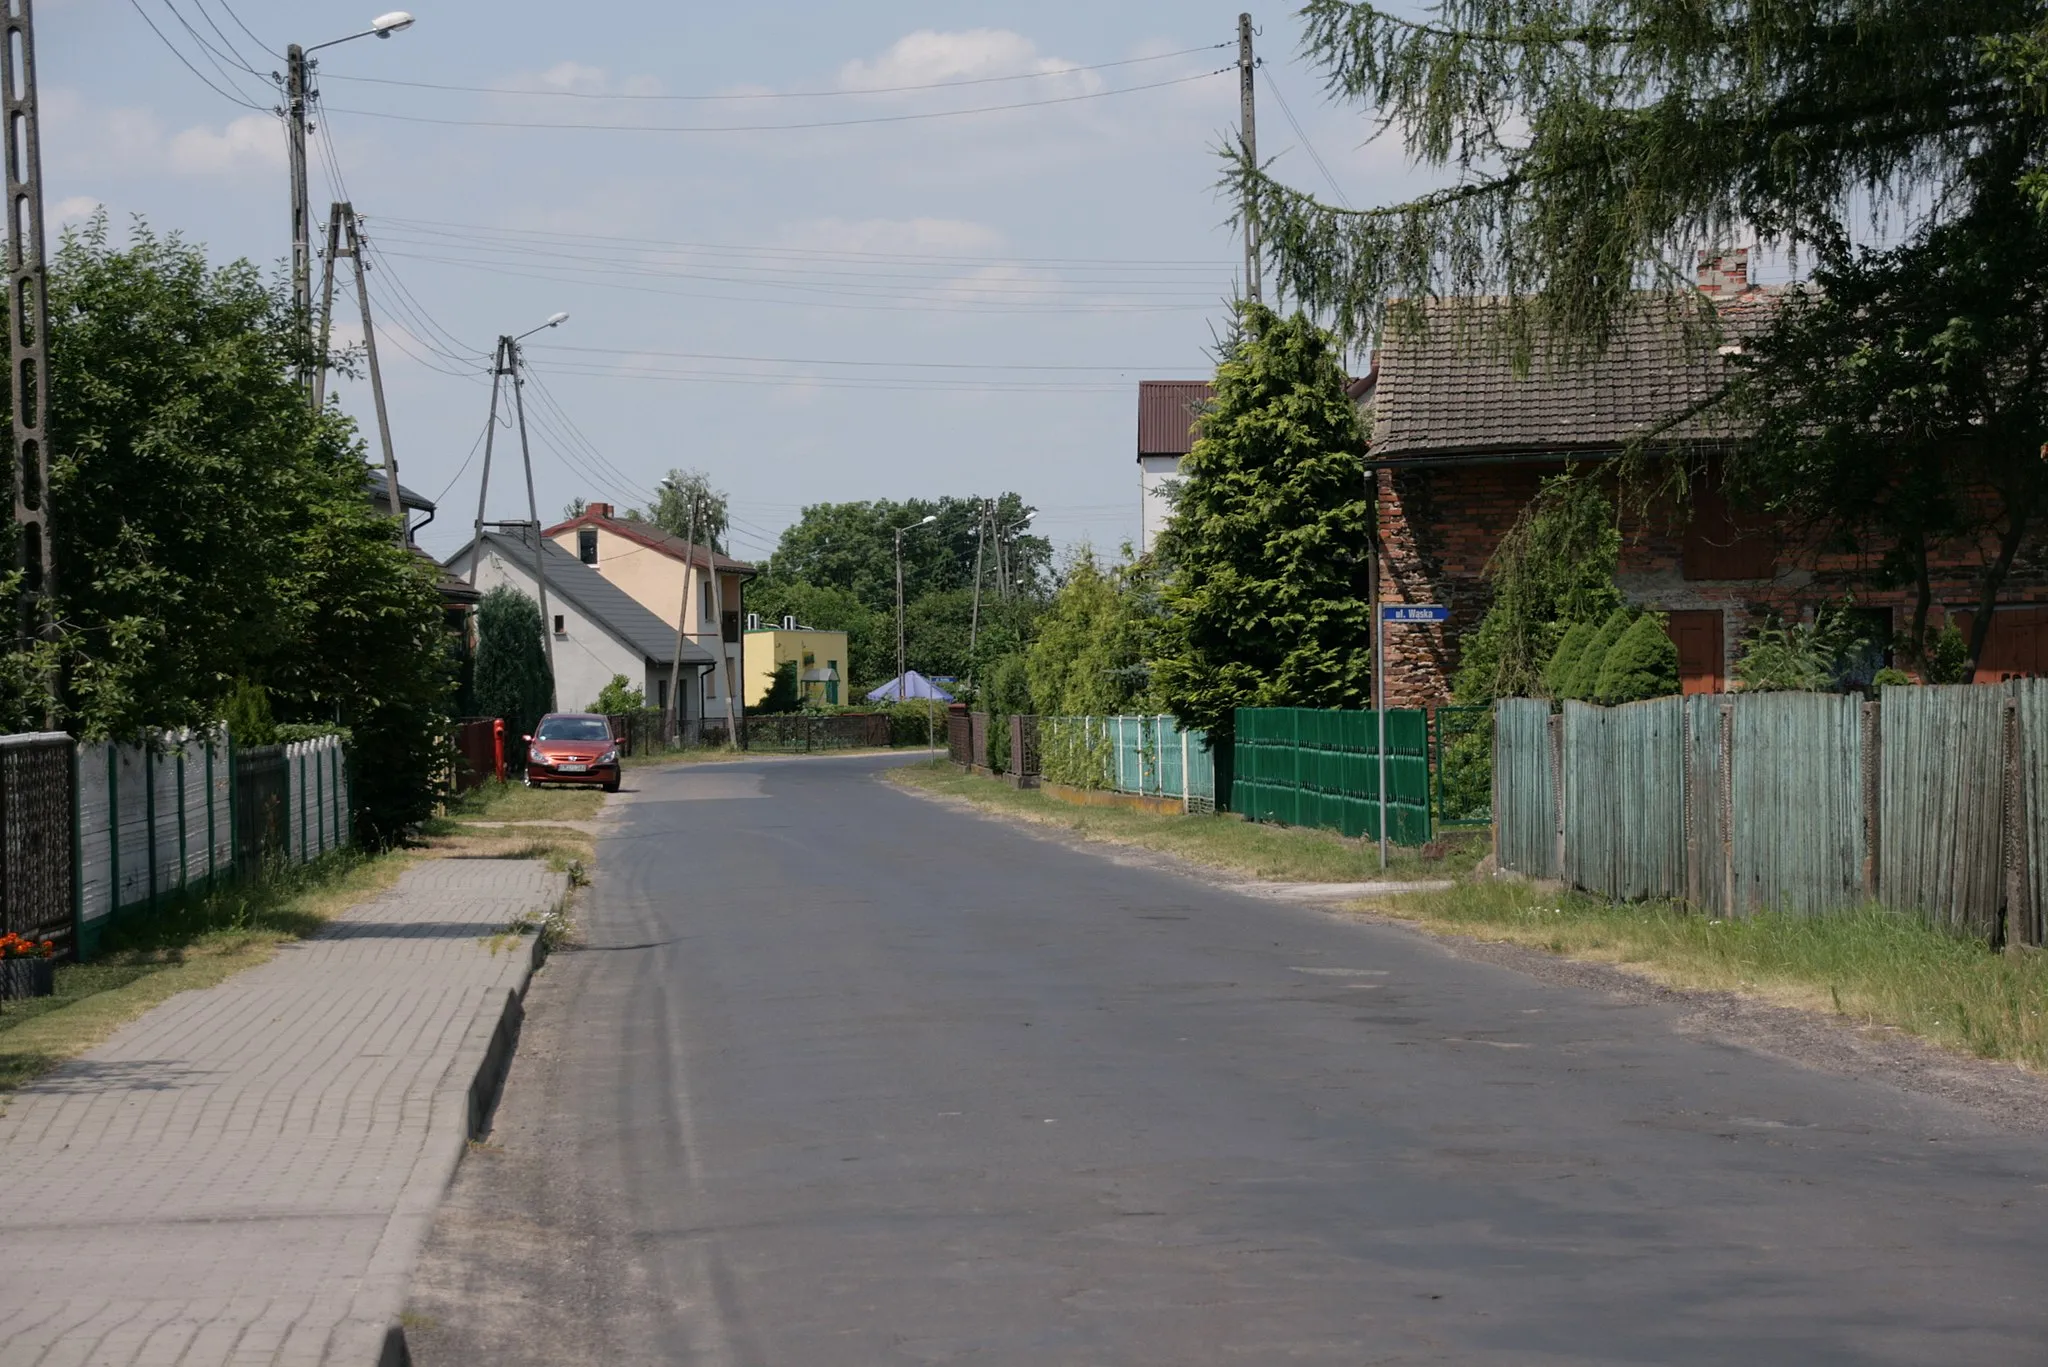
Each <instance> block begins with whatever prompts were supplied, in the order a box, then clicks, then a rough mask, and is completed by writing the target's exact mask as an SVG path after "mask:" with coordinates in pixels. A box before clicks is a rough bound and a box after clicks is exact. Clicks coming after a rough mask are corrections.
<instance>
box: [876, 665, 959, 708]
mask: <svg viewBox="0 0 2048 1367" xmlns="http://www.w3.org/2000/svg"><path fill="white" fill-rule="evenodd" d="M916 698H933V699H936V700H937V701H939V702H951V701H953V695H952V694H951V693H948V692H947V691H946V690H945V689H943V688H941V687H939V686H938V685H937V684H935V683H933V682H932V681H931V680H930V679H927V678H926V677H925V676H924V675H922V674H920V673H918V672H917V671H916V670H914V669H912V670H906V671H905V672H904V673H903V675H902V676H901V677H900V678H894V679H891V680H889V682H887V683H885V684H883V685H882V686H881V687H880V688H878V689H876V690H875V691H874V692H872V693H870V694H868V701H869V702H900V701H906V700H910V699H916Z"/></svg>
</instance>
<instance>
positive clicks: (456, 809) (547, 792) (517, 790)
mask: <svg viewBox="0 0 2048 1367" xmlns="http://www.w3.org/2000/svg"><path fill="white" fill-rule="evenodd" d="M604 796H605V795H604V794H603V793H601V792H599V791H598V790H597V789H595V788H566V787H565V788H529V787H527V786H526V785H525V784H523V783H498V782H495V781H492V782H489V783H486V784H484V785H483V786H482V787H481V788H472V789H471V790H470V791H468V792H466V793H464V794H463V795H462V796H460V797H458V798H456V799H455V800H454V801H453V802H450V803H449V804H448V806H447V808H446V810H445V811H444V812H443V818H442V819H443V820H444V821H452V822H462V821H589V820H591V819H592V818H593V817H595V816H596V815H597V814H598V812H599V811H601V810H603V808H604ZM432 828H433V825H432V823H430V826H429V829H432Z"/></svg>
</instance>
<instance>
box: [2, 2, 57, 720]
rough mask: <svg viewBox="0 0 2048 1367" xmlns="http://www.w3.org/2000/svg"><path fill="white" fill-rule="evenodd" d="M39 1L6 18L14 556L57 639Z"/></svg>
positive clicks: (29, 629) (24, 619) (36, 630)
mask: <svg viewBox="0 0 2048 1367" xmlns="http://www.w3.org/2000/svg"><path fill="white" fill-rule="evenodd" d="M29 8H30V6H29V0H14V3H9V4H7V5H5V6H4V7H0V13H4V15H5V19H4V23H0V30H4V31H0V45H4V47H0V87H4V90H5V114H6V120H7V130H8V135H7V213H8V233H7V283H8V290H7V313H8V321H9V323H10V324H12V326H13V329H14V331H13V333H12V335H11V336H10V337H9V338H8V342H9V345H10V348H11V349H12V351H13V353H14V383H13V384H11V385H10V386H8V388H9V390H10V392H11V399H12V403H11V405H10V407H11V409H12V412H11V414H10V416H11V417H12V418H13V421H14V481H13V483H14V490H13V492H14V529H15V555H14V563H15V564H17V565H19V566H20V567H21V570H22V581H21V604H20V608H21V630H22V635H24V636H28V635H32V634H41V635H43V636H44V637H45V638H46V639H48V638H49V637H50V636H51V635H52V634H53V633H54V632H55V630H56V624H55V620H54V618H53V617H52V615H51V611H50V598H51V595H53V594H54V593H56V591H57V566H56V548H55V546H53V545H52V544H51V540H50V509H49V503H48V492H49V488H50V446H49V440H48V437H49V433H48V432H47V431H46V430H45V427H44V417H45V415H46V414H47V413H48V412H49V386H50V343H49V334H50V301H49V294H48V292H47V289H46V284H47V278H46V277H47V272H46V270H45V256H44V250H43V153H42V137H41V132H40V129H39V127H38V122H39V120H38V115H37V109H36V43H35V25H34V22H33V20H32V18H31V16H30V13H29ZM47 682H48V691H49V700H48V703H47V709H48V710H47V716H46V723H45V724H47V725H50V726H54V725H55V724H56V712H57V680H56V677H55V675H52V676H51V677H50V678H49V680H48V681H47Z"/></svg>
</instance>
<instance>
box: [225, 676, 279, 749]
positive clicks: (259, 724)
mask: <svg viewBox="0 0 2048 1367" xmlns="http://www.w3.org/2000/svg"><path fill="white" fill-rule="evenodd" d="M221 716H222V719H223V720H224V721H226V722H227V727H228V736H229V738H230V739H232V740H233V741H234V743H235V744H237V745H271V744H274V743H275V742H276V740H277V724H276V723H275V722H273V721H272V720H271V719H270V693H269V691H268V690H266V689H265V688H264V687H263V685H262V684H259V683H254V682H252V681H250V680H248V679H243V680H242V681H241V682H240V683H238V684H236V685H235V691H234V692H232V693H230V694H228V703H227V707H226V708H224V709H223V710H222V713H221Z"/></svg>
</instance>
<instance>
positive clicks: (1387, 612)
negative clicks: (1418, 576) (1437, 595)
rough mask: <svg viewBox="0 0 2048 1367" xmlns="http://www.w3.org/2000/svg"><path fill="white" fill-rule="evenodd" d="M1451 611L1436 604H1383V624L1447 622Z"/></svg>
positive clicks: (1381, 616) (1381, 615)
mask: <svg viewBox="0 0 2048 1367" xmlns="http://www.w3.org/2000/svg"><path fill="white" fill-rule="evenodd" d="M1450 618H1451V610H1450V609H1449V608H1446V607H1439V606H1438V605H1436V604H1435V603H1382V604H1380V620H1381V621H1382V622H1447V621H1449V620H1450Z"/></svg>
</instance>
